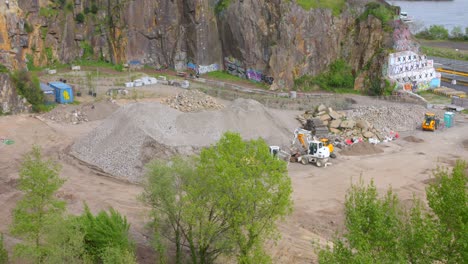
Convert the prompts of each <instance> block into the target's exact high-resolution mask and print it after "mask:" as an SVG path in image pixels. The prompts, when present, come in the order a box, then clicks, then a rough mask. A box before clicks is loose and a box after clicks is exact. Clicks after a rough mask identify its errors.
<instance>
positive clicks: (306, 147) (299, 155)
mask: <svg viewBox="0 0 468 264" xmlns="http://www.w3.org/2000/svg"><path fill="white" fill-rule="evenodd" d="M298 142H299V143H300V146H297V145H298V144H297V143H298ZM292 146H293V147H292V148H293V149H294V150H293V153H291V155H292V156H293V157H295V158H296V159H297V161H298V162H300V163H302V164H304V165H306V164H309V163H312V164H315V165H316V166H317V167H327V166H328V165H331V163H330V162H328V159H329V158H330V149H329V148H328V147H326V146H324V145H323V142H322V141H320V140H318V139H317V138H315V137H314V136H312V132H311V131H309V130H305V129H301V128H298V129H296V130H295V131H294V140H293V142H292Z"/></svg>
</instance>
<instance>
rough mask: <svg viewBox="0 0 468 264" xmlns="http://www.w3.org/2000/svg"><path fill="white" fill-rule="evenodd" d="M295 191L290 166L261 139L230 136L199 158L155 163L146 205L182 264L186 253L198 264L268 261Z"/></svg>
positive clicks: (204, 151) (151, 166) (146, 194)
mask: <svg viewBox="0 0 468 264" xmlns="http://www.w3.org/2000/svg"><path fill="white" fill-rule="evenodd" d="M291 192H292V190H291V182H290V178H289V177H288V175H287V171H286V164H285V163H284V162H283V161H280V160H277V159H275V158H273V157H272V156H271V155H270V154H269V151H268V146H267V145H266V143H265V142H264V141H263V140H261V139H259V140H250V141H243V140H242V138H241V137H240V135H239V134H235V133H226V134H224V136H223V137H222V138H221V139H220V140H219V142H218V143H217V144H216V145H215V146H213V147H210V148H206V149H204V150H202V152H201V154H200V157H199V159H182V158H174V159H172V160H171V162H170V163H163V162H154V163H152V164H151V165H150V167H149V173H148V181H147V184H146V185H145V192H144V194H143V199H144V200H145V201H146V202H147V203H149V204H150V205H151V206H152V208H153V219H154V225H155V228H156V230H157V231H159V232H157V233H158V234H159V235H161V236H162V237H166V238H169V240H170V241H174V244H175V246H176V253H177V257H176V263H182V262H185V260H184V259H183V256H182V255H181V254H182V248H188V249H189V250H190V258H191V261H192V262H193V263H212V262H213V261H214V260H215V259H216V258H217V257H218V256H219V255H220V254H224V255H234V256H235V257H236V258H237V260H238V262H239V263H265V262H269V257H268V256H267V255H266V253H265V252H264V250H263V243H264V241H265V240H266V239H268V238H276V237H277V235H278V233H277V230H276V222H277V220H279V219H281V218H282V217H283V216H285V215H287V214H288V213H290V212H291V209H292V202H291V197H290V196H291ZM162 244H163V243H157V245H158V247H157V248H158V249H163V248H164V247H162Z"/></svg>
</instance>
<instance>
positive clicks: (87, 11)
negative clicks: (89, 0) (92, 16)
mask: <svg viewBox="0 0 468 264" xmlns="http://www.w3.org/2000/svg"><path fill="white" fill-rule="evenodd" d="M89 12H91V10H90V9H89V7H85V8H84V13H85V15H87V14H89Z"/></svg>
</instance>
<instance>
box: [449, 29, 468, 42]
mask: <svg viewBox="0 0 468 264" xmlns="http://www.w3.org/2000/svg"><path fill="white" fill-rule="evenodd" d="M464 38H465V35H464V34H463V31H462V28H461V27H460V26H457V27H454V28H453V29H452V31H450V39H453V40H464Z"/></svg>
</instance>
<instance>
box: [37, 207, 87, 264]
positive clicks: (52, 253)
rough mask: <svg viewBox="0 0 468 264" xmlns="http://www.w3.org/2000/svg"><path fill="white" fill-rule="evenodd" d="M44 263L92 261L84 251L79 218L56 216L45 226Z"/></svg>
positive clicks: (77, 263)
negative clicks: (45, 252)
mask: <svg viewBox="0 0 468 264" xmlns="http://www.w3.org/2000/svg"><path fill="white" fill-rule="evenodd" d="M44 247H45V248H46V250H47V254H46V256H45V257H44V263H69V264H75V263H76V264H81V263H92V261H91V258H90V256H89V255H88V253H87V252H86V248H85V242H84V232H83V228H82V225H81V222H80V221H79V218H77V217H74V216H68V217H65V218H57V219H56V220H55V221H54V222H53V223H52V224H50V225H48V226H46V232H45V245H44Z"/></svg>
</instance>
